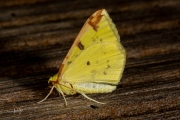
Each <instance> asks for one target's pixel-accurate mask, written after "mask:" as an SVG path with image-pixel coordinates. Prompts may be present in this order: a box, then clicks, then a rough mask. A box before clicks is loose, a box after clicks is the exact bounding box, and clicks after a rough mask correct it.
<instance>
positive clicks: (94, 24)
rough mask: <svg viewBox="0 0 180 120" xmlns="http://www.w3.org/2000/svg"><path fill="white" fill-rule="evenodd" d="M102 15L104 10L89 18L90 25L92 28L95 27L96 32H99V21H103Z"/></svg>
mask: <svg viewBox="0 0 180 120" xmlns="http://www.w3.org/2000/svg"><path fill="white" fill-rule="evenodd" d="M101 13H102V10H99V11H97V13H96V14H95V15H91V16H90V17H89V22H88V23H89V25H91V26H92V27H93V29H94V30H95V31H97V29H98V25H97V24H98V23H99V21H100V20H101V18H102V16H103V15H101Z"/></svg>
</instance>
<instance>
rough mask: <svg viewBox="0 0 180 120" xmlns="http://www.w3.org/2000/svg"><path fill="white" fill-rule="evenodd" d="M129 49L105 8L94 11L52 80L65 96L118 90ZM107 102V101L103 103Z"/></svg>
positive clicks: (50, 80) (50, 81) (54, 85)
mask: <svg viewBox="0 0 180 120" xmlns="http://www.w3.org/2000/svg"><path fill="white" fill-rule="evenodd" d="M125 61H126V52H125V49H124V48H123V46H122V45H121V43H120V37H119V35H118V31H117V29H116V27H115V25H114V23H113V22H112V20H111V18H110V17H109V15H108V13H107V12H106V10H105V9H102V10H98V11H96V12H95V13H94V14H92V15H91V16H90V17H89V18H88V20H87V21H86V23H85V24H84V26H83V27H82V29H81V31H80V33H79V35H78V36H77V38H76V39H75V41H74V43H73V45H72V47H71V48H70V50H69V52H68V54H67V55H66V57H65V59H64V61H63V62H62V64H61V67H60V69H59V72H58V73H57V74H56V75H54V76H53V77H51V78H50V79H49V81H48V82H49V83H52V85H53V87H52V88H51V91H50V92H49V94H48V95H47V96H46V97H45V98H44V99H43V100H41V101H40V102H42V101H44V100H45V99H47V97H48V96H49V95H50V94H51V92H52V91H53V89H54V88H56V90H57V91H58V92H59V93H61V95H62V96H63V98H64V100H65V105H66V106H67V101H66V98H65V96H64V94H66V95H74V94H76V93H79V94H81V95H83V96H84V97H85V98H87V99H89V100H92V101H94V102H97V103H101V102H98V101H96V100H94V99H92V98H90V97H88V96H87V95H86V94H92V93H109V92H112V91H113V90H115V89H116V86H117V85H118V82H119V81H120V79H121V77H122V73H123V70H124V66H125ZM102 104H103V103H102Z"/></svg>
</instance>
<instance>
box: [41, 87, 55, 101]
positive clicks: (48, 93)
mask: <svg viewBox="0 0 180 120" xmlns="http://www.w3.org/2000/svg"><path fill="white" fill-rule="evenodd" d="M53 89H54V86H53V87H52V88H51V90H50V91H49V93H48V94H47V96H46V97H45V98H44V99H42V100H41V101H39V102H38V103H41V102H43V101H45V100H46V99H47V98H48V97H49V95H50V94H51V93H52V91H53Z"/></svg>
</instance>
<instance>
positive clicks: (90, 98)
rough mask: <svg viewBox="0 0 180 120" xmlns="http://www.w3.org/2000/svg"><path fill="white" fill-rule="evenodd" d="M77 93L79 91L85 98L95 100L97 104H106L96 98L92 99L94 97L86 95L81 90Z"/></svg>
mask: <svg viewBox="0 0 180 120" xmlns="http://www.w3.org/2000/svg"><path fill="white" fill-rule="evenodd" d="M78 93H80V94H81V95H83V96H84V97H85V98H87V99H89V100H91V101H93V102H96V103H99V104H106V103H103V102H99V101H97V100H94V99H92V98H90V97H88V96H87V95H86V94H84V93H82V92H78Z"/></svg>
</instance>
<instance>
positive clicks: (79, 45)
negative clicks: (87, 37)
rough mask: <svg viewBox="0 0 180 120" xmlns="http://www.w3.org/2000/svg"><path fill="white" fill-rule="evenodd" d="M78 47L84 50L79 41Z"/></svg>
mask: <svg viewBox="0 0 180 120" xmlns="http://www.w3.org/2000/svg"><path fill="white" fill-rule="evenodd" d="M78 47H79V49H80V50H84V45H83V44H82V43H81V42H79V43H78Z"/></svg>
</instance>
